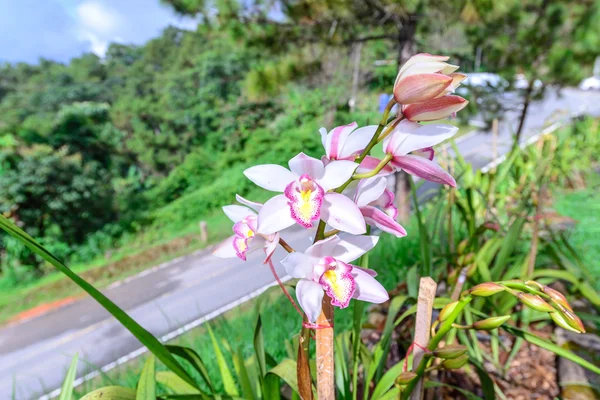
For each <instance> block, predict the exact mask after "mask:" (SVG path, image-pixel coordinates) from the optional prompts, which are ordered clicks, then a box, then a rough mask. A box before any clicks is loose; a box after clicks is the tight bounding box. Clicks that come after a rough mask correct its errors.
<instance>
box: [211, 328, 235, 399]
mask: <svg viewBox="0 0 600 400" xmlns="http://www.w3.org/2000/svg"><path fill="white" fill-rule="evenodd" d="M206 327H207V329H208V334H209V335H210V340H211V342H212V345H213V350H214V352H215V358H216V359H217V365H218V366H219V372H220V373H221V379H222V380H223V388H224V389H225V393H227V394H228V395H229V396H235V397H237V396H239V393H238V390H237V387H236V385H235V380H234V379H233V375H232V374H231V370H230V369H229V365H227V360H225V356H223V352H222V351H221V347H219V343H218V342H217V338H216V337H215V334H214V333H213V331H212V329H211V327H210V325H206Z"/></svg>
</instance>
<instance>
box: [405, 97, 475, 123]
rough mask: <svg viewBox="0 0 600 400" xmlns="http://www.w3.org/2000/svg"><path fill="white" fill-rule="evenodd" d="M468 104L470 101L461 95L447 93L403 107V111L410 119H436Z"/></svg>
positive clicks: (444, 116)
mask: <svg viewBox="0 0 600 400" xmlns="http://www.w3.org/2000/svg"><path fill="white" fill-rule="evenodd" d="M467 104H469V102H468V101H467V100H465V99H463V98H462V97H460V96H454V95H447V96H442V97H438V98H436V99H433V100H429V101H426V102H424V103H417V104H409V105H407V106H405V107H404V108H403V109H402V113H403V114H404V117H406V119H408V120H410V121H435V120H438V119H443V118H446V117H448V116H450V115H452V114H454V113H456V112H458V111H460V110H462V109H463V108H465V107H466V106H467Z"/></svg>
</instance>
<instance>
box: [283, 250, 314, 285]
mask: <svg viewBox="0 0 600 400" xmlns="http://www.w3.org/2000/svg"><path fill="white" fill-rule="evenodd" d="M281 264H283V266H284V267H285V271H286V272H287V273H288V275H290V276H291V277H293V278H306V279H312V275H313V269H314V264H313V261H312V259H311V258H310V257H309V256H307V255H306V254H304V253H300V252H297V251H296V252H293V253H290V254H288V255H287V256H286V257H285V258H284V259H283V260H281Z"/></svg>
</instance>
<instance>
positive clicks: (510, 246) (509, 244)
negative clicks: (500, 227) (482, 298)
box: [490, 217, 526, 280]
mask: <svg viewBox="0 0 600 400" xmlns="http://www.w3.org/2000/svg"><path fill="white" fill-rule="evenodd" d="M525 221H526V219H525V217H518V218H517V219H516V220H515V221H514V222H513V223H512V225H511V226H510V228H509V229H508V234H507V235H506V237H505V238H504V241H503V242H502V246H501V247H500V251H499V252H498V256H497V257H496V262H495V263H494V266H493V267H492V269H491V271H490V272H491V274H492V278H493V279H494V280H498V279H500V278H501V276H502V271H503V270H504V267H505V266H506V264H508V260H509V258H510V255H511V254H512V252H513V250H514V249H515V247H516V246H517V244H518V243H519V238H520V237H521V232H523V227H524V226H525Z"/></svg>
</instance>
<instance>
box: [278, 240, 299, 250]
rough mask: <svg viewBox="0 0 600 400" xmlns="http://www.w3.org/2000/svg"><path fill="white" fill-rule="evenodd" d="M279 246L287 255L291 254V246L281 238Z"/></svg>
mask: <svg viewBox="0 0 600 400" xmlns="http://www.w3.org/2000/svg"><path fill="white" fill-rule="evenodd" d="M279 244H280V245H281V247H283V248H284V249H285V251H287V252H288V253H293V252H294V251H296V250H294V249H293V248H292V246H290V245H289V244H288V243H287V242H286V241H285V240H283V239H282V238H279Z"/></svg>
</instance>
